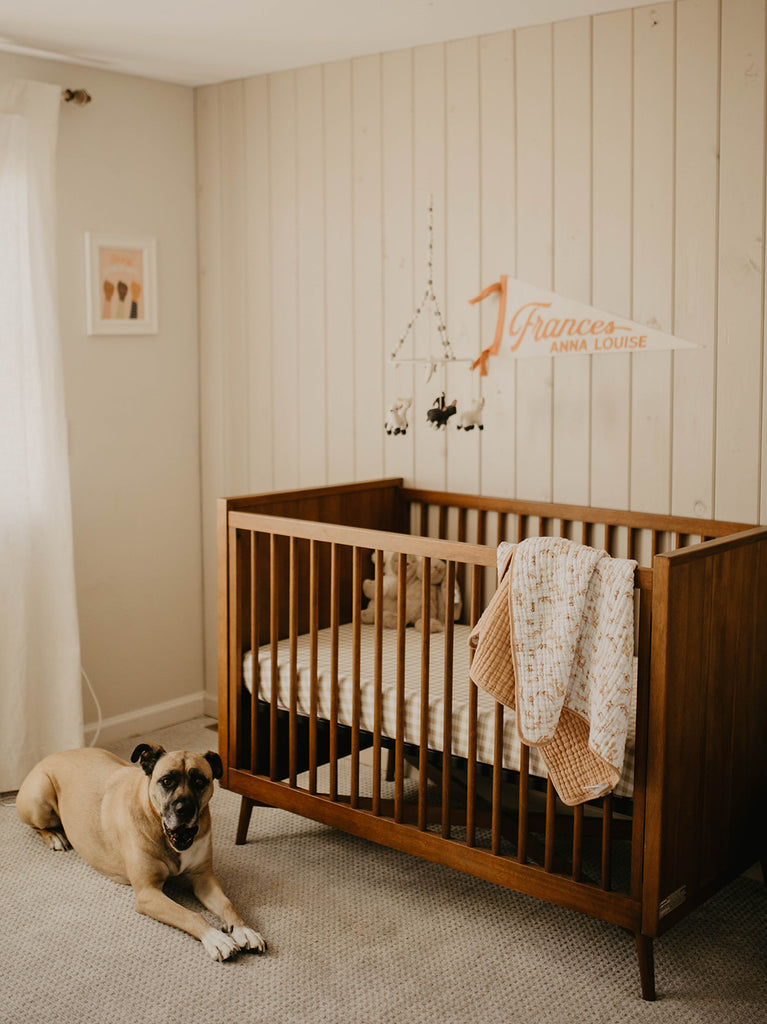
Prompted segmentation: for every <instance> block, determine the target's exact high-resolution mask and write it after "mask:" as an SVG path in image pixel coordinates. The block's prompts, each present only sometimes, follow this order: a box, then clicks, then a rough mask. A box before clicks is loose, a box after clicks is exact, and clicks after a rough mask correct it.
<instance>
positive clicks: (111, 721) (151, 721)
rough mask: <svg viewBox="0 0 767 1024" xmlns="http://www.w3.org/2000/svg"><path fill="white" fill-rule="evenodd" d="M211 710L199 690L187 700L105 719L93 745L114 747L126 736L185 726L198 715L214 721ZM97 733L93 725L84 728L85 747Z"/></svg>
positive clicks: (167, 702)
mask: <svg viewBox="0 0 767 1024" xmlns="http://www.w3.org/2000/svg"><path fill="white" fill-rule="evenodd" d="M211 706H212V707H214V708H215V702H214V701H212V699H211V698H210V696H209V695H208V694H206V693H205V691H204V690H200V691H199V693H192V694H190V695H189V696H188V697H179V698H177V699H176V700H167V701H164V702H163V703H162V704H152V705H151V706H150V707H146V708H137V709H136V710H135V711H127V712H126V713H125V714H123V715H113V716H112V717H111V718H105V719H104V720H103V722H102V723H101V730H100V732H99V737H98V740H97V742H98V743H99V744H104V743H115V742H117V741H118V740H124V739H127V737H129V736H138V735H139V733H142V732H151V731H152V730H153V729H165V728H166V727H167V726H169V725H178V723H179V722H187V721H188V720H189V719H190V718H198V717H199V716H201V715H212V716H214V717H215V713H216V712H215V711H211V710H210V707H211ZM216 711H217V708H216ZM97 729H98V723H97V722H89V723H87V724H86V726H85V742H86V743H91V742H92V740H93V737H94V736H95V734H96V730H97Z"/></svg>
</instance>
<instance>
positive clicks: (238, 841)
mask: <svg viewBox="0 0 767 1024" xmlns="http://www.w3.org/2000/svg"><path fill="white" fill-rule="evenodd" d="M255 806H256V801H255V800H250V799H248V797H246V796H244V797H243V798H242V803H241V804H240V817H239V820H238V821H237V835H236V837H235V840H234V842H235V846H242V845H243V843H245V842H246V840H247V838H248V826H249V825H250V815H251V813H252V811H253V808H254V807H255Z"/></svg>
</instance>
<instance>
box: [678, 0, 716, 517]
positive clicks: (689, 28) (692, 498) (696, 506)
mask: <svg viewBox="0 0 767 1024" xmlns="http://www.w3.org/2000/svg"><path fill="white" fill-rule="evenodd" d="M676 39H677V45H676V50H677V60H676V171H675V177H676V181H675V209H676V218H675V259H674V267H675V282H674V284H675V296H674V323H675V330H674V333H676V334H678V335H679V336H680V337H682V338H692V339H695V340H696V341H697V342H698V344H699V345H700V346H701V348H700V349H699V350H697V351H686V352H681V351H680V352H675V353H674V356H673V367H674V380H673V386H674V391H673V428H672V452H671V457H672V473H671V511H672V512H673V513H674V514H678V515H689V514H691V513H692V514H695V515H701V516H711V515H713V502H714V494H713V488H714V407H715V397H714V396H715V380H716V376H715V375H716V245H717V191H718V172H719V160H718V151H719V135H718V133H719V119H718V111H719V66H718V46H719V2H718V0H699V2H695V3H682V4H679V5H678V7H677V23H676ZM690 452H695V453H696V456H695V458H694V459H692V458H690V456H689V453H690Z"/></svg>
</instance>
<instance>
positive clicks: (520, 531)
mask: <svg viewBox="0 0 767 1024" xmlns="http://www.w3.org/2000/svg"><path fill="white" fill-rule="evenodd" d="M526 533H527V516H526V515H524V514H523V513H521V512H520V514H519V518H518V519H517V544H521V543H522V541H523V540H524V539H525V535H526Z"/></svg>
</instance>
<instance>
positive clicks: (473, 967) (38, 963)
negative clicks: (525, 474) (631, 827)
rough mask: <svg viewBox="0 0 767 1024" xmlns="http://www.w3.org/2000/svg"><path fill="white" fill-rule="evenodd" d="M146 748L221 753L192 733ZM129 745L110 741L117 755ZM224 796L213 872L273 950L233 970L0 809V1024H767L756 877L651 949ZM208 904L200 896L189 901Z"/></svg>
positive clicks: (203, 734) (198, 725)
mask: <svg viewBox="0 0 767 1024" xmlns="http://www.w3.org/2000/svg"><path fill="white" fill-rule="evenodd" d="M141 739H154V740H157V741H159V742H164V743H165V744H166V745H167V746H168V747H169V749H170V748H174V747H178V746H188V747H190V748H191V749H197V750H204V749H206V748H207V747H215V744H216V737H215V733H212V732H210V731H207V730H205V729H204V722H203V721H201V720H197V721H196V722H193V723H190V724H189V725H188V726H185V727H184V728H180V729H179V728H177V729H175V730H166V731H165V732H164V733H158V734H155V735H154V736H152V737H141ZM133 745H134V742H133V741H131V742H126V743H125V744H116V745H113V746H112V748H111V749H114V750H115V751H116V752H117V753H119V754H120V755H121V756H125V755H126V754H128V755H129V754H130V750H132V748H133ZM238 807H239V801H238V799H237V798H235V797H234V796H233V795H232V794H230V793H227V792H225V791H223V790H220V791H219V792H218V793H217V794H216V795H215V797H214V799H213V803H212V810H213V827H214V844H215V846H214V849H215V863H216V870H217V873H218V875H219V877H220V879H221V881H222V883H223V885H224V888H225V889H226V890H227V892H228V893H229V895H230V896H231V898H232V900H233V902H234V903H235V904H236V905H237V906H238V907H239V909H240V911H241V912H242V913H243V916H244V917H245V918H246V919H247V920H248V921H249V922H250V923H252V924H253V925H254V926H255V927H257V928H259V929H260V930H261V931H262V932H263V934H264V936H265V937H266V939H267V941H268V942H269V951H268V953H267V954H265V955H264V956H255V955H241V956H240V957H239V958H237V959H236V960H234V961H232V962H229V963H225V964H218V963H215V962H213V961H211V960H209V959H208V957H207V955H206V954H205V952H204V951H203V949H202V947H201V945H200V944H199V943H197V942H196V941H195V940H194V939H192V938H190V937H189V936H188V935H185V934H183V933H182V932H179V931H176V930H174V929H172V928H169V927H167V926H165V925H162V924H159V923H158V922H155V921H152V920H149V919H147V918H142V917H139V916H138V915H137V914H136V913H135V911H134V909H133V897H132V892H131V890H130V889H129V888H127V887H123V886H119V885H116V884H115V883H113V882H110V881H109V880H107V879H106V878H103V877H102V876H100V875H99V874H97V873H96V872H95V871H93V870H92V869H91V868H90V867H88V865H86V864H85V863H84V862H83V861H82V860H81V859H80V858H79V857H78V855H77V854H76V853H74V852H68V853H52V852H51V851H49V850H48V849H46V848H45V847H44V846H43V844H42V842H41V841H40V840H39V839H38V837H37V836H36V835H34V834H33V833H32V832H31V830H29V829H27V828H26V827H25V826H23V825H22V824H21V823H20V822H19V821H18V818H17V816H16V813H15V809H14V808H13V806H8V805H7V804H6V805H4V806H2V807H0V936H2V938H1V939H0V941H1V943H2V968H1V969H0V1021H2V1022H3V1024H6V1022H8V1024H33V1022H34V1024H37V1022H48V1021H51V1022H54V1021H55V1022H57V1024H89V1022H100V1024H161V1022H162V1024H224V1022H227V1024H245V1022H264V1024H293V1022H296V1024H299V1022H300V1024H304V1022H317V1024H325V1022H327V1024H347V1022H348V1024H368V1022H369V1024H436V1022H439V1024H452V1022H455V1024H468V1022H475V1021H476V1022H482V1024H496V1022H497V1024H512V1022H513V1024H527V1022H531V1024H532V1022H536V1024H560V1022H561V1024H600V1022H604V1024H624V1022H625V1024H629V1022H635V1021H636V1022H640V1021H641V1022H643V1024H644V1022H648V1024H655V1022H671V1021H673V1022H674V1024H688V1022H689V1024H693V1022H694V1024H707V1022H712V1024H713V1022H717V1024H740V1022H749V1024H751V1022H753V1024H757V1022H760V1024H763V1022H765V1021H767V892H766V891H765V887H764V886H763V885H762V883H761V881H758V880H757V879H756V878H753V879H752V878H747V877H742V878H739V879H738V880H737V881H735V882H734V883H733V884H732V885H730V886H729V887H728V888H727V889H725V890H724V891H723V892H721V893H720V894H719V895H718V896H716V897H715V898H714V899H712V900H710V901H709V902H708V903H707V904H706V905H705V906H704V907H702V908H699V909H698V910H697V911H696V912H694V913H693V914H692V915H690V916H689V917H688V918H687V919H686V920H685V921H684V922H682V923H681V924H680V925H678V926H677V927H676V928H675V929H673V930H672V931H671V932H670V933H669V934H668V935H667V936H664V937H663V938H662V939H661V940H659V941H658V942H657V943H656V967H657V985H658V992H659V997H660V998H659V1001H658V1002H657V1003H654V1004H649V1003H644V1002H642V1001H641V999H640V998H639V979H638V969H637V964H636V957H635V949H634V941H633V937H632V936H630V935H628V934H626V933H624V932H622V931H621V930H620V929H618V928H615V927H613V926H610V925H606V924H602V923H601V922H599V921H593V920H591V919H589V918H586V917H583V916H582V915H579V914H576V913H572V912H569V911H566V910H562V909H559V908H556V907H550V906H547V905H545V904H543V903H540V902H538V901H536V900H533V899H530V898H527V897H524V896H519V895H516V894H515V893H511V892H507V891H505V890H502V889H499V888H497V887H495V886H492V885H490V884H488V883H485V882H482V881H478V880H476V879H472V878H468V877H465V876H463V875H460V874H458V873H456V872H454V871H450V870H449V869H446V868H441V867H439V866H436V865H432V864H429V863H426V862H423V861H419V860H416V859H415V858H413V857H409V856H406V855H404V854H399V853H397V852H394V851H391V850H387V849H384V848H381V847H377V846H375V845H373V844H370V843H367V842H365V841H363V840H360V839H356V838H354V837H351V836H346V835H344V834H342V833H340V832H335V831H333V830H331V829H328V828H326V827H325V826H322V825H317V824H314V823H313V822H310V821H306V820H303V819H301V818H298V817H295V816H293V815H290V814H288V813H287V812H283V811H276V810H271V809H256V810H255V811H254V814H253V820H252V823H251V828H250V835H249V842H248V844H247V845H246V846H242V847H236V846H234V843H233V837H234V831H235V824H236V818H237V812H238ZM174 894H175V895H177V896H178V897H179V898H180V899H181V900H182V901H184V902H186V903H188V905H190V906H194V907H195V908H197V907H196V904H195V901H194V899H193V898H191V897H189V896H186V895H185V894H183V893H181V894H179V892H178V891H176V890H174Z"/></svg>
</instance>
